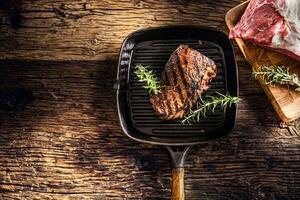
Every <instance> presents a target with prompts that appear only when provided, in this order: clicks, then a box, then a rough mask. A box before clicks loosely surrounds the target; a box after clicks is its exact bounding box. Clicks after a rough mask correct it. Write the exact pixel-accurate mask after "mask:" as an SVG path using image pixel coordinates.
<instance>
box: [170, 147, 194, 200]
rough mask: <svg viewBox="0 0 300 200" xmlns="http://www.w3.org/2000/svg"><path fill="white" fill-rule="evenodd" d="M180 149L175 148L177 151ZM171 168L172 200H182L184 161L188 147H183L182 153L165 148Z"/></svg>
mask: <svg viewBox="0 0 300 200" xmlns="http://www.w3.org/2000/svg"><path fill="white" fill-rule="evenodd" d="M179 148H180V147H177V150H178V149H179ZM167 149H168V151H169V153H170V157H171V166H172V185H171V189H172V198H171V199H172V200H184V161H185V157H186V155H187V152H188V151H189V149H190V146H188V147H185V148H184V150H183V151H180V150H179V151H174V150H172V149H171V147H167Z"/></svg>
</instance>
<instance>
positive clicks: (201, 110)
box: [181, 92, 241, 124]
mask: <svg viewBox="0 0 300 200" xmlns="http://www.w3.org/2000/svg"><path fill="white" fill-rule="evenodd" d="M216 93H217V96H207V99H206V100H203V99H200V101H199V102H198V103H197V105H196V109H195V110H191V111H190V112H189V113H188V114H187V115H186V116H185V117H184V119H183V120H182V121H181V123H182V124H186V123H187V124H191V123H196V122H199V121H200V118H201V117H206V115H207V114H208V113H214V112H215V110H216V108H221V109H223V111H224V112H226V109H227V108H228V107H231V106H232V104H236V103H237V102H238V101H240V100H241V99H240V98H238V97H233V96H230V95H229V94H225V95H224V94H221V93H219V92H216Z"/></svg>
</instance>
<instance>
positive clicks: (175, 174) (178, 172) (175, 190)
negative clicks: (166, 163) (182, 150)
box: [171, 168, 184, 200]
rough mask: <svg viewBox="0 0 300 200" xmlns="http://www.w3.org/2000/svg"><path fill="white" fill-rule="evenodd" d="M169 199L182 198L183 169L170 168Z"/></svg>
mask: <svg viewBox="0 0 300 200" xmlns="http://www.w3.org/2000/svg"><path fill="white" fill-rule="evenodd" d="M171 192H172V194H171V199H172V200H184V169H183V168H174V169H172V184H171Z"/></svg>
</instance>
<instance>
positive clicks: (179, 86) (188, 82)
mask: <svg viewBox="0 0 300 200" xmlns="http://www.w3.org/2000/svg"><path fill="white" fill-rule="evenodd" d="M216 71H217V67H216V65H215V63H214V61H212V60H211V59H209V58H208V57H206V56H204V55H202V54H201V53H199V52H198V51H196V50H194V49H191V48H189V47H188V46H186V45H180V46H179V47H178V48H177V49H176V50H175V51H174V52H173V53H172V55H171V57H170V58H169V61H168V62H167V64H166V67H165V69H164V71H163V73H162V75H161V81H160V85H161V86H162V90H161V91H160V92H159V93H158V94H156V95H153V96H152V97H151V99H150V101H151V103H152V107H153V109H154V111H155V113H156V114H157V115H158V116H159V117H160V118H161V119H165V120H171V119H177V118H182V117H183V116H184V115H185V114H186V113H187V112H188V111H189V109H191V108H192V107H193V105H194V104H195V103H196V101H197V100H198V99H199V97H200V96H201V94H202V92H203V91H205V90H207V89H208V88H209V83H210V81H211V80H212V78H214V77H215V76H216Z"/></svg>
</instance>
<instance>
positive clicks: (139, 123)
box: [127, 40, 227, 137]
mask: <svg viewBox="0 0 300 200" xmlns="http://www.w3.org/2000/svg"><path fill="white" fill-rule="evenodd" d="M180 44H186V45H189V46H190V47H191V48H194V49H196V50H197V51H199V52H201V53H202V54H204V55H206V56H208V57H209V58H211V59H212V60H213V61H214V62H215V63H216V65H217V77H216V79H214V80H213V81H212V83H211V88H210V89H209V90H208V91H206V92H204V93H203V95H212V94H214V93H215V92H216V91H218V92H221V93H226V92H227V88H226V77H225V75H226V74H225V72H226V66H225V63H224V56H223V55H224V53H223V51H222V49H221V48H220V47H219V46H217V45H216V44H213V43H211V42H206V41H199V40H156V41H147V42H142V43H139V44H138V45H137V46H136V47H135V48H134V51H133V53H132V58H131V63H130V69H129V70H130V71H129V81H128V89H127V91H128V104H129V113H130V115H131V116H130V117H131V121H132V124H133V126H134V127H135V128H136V129H137V130H139V131H140V132H141V133H143V134H147V135H149V136H155V137H169V136H171V137H189V136H191V137H193V136H196V135H199V134H204V133H208V132H210V131H214V130H218V129H221V128H222V126H223V125H224V120H225V114H224V112H222V111H216V112H215V113H214V114H211V115H210V116H208V117H207V118H203V119H201V120H200V122H199V123H197V124H192V125H183V124H181V122H180V120H175V121H162V120H160V119H159V118H158V117H157V116H156V115H155V113H154V111H153V110H152V106H151V102H150V96H149V94H148V92H147V91H146V90H145V89H144V88H143V87H142V83H140V82H139V81H138V79H137V77H136V76H135V74H134V73H133V71H134V69H133V68H134V66H135V65H137V64H141V65H146V66H147V65H149V66H150V69H152V70H153V71H154V72H155V73H156V75H157V77H158V78H160V76H161V73H162V71H163V69H164V67H165V64H166V63H167V61H168V59H169V57H170V55H171V53H172V52H173V51H174V50H175V49H176V48H177V47H178V46H179V45H180Z"/></svg>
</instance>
